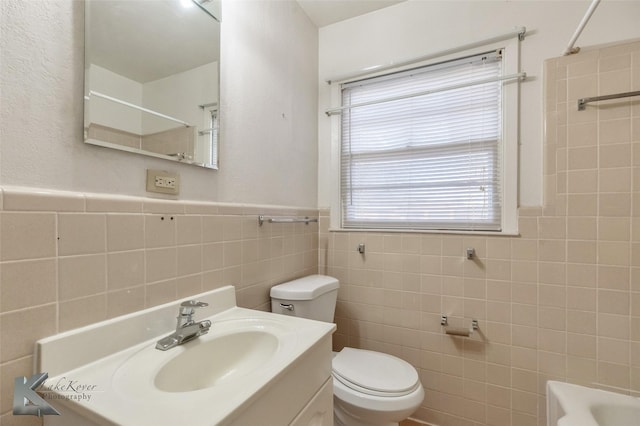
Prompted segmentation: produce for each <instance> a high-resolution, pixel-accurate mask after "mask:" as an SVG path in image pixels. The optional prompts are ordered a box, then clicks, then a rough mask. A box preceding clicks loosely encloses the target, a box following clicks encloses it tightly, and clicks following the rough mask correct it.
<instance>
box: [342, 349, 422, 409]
mask: <svg viewBox="0 0 640 426" xmlns="http://www.w3.org/2000/svg"><path fill="white" fill-rule="evenodd" d="M332 367H333V377H334V378H335V379H336V380H337V381H339V382H340V383H342V384H343V385H344V386H346V387H348V388H350V389H353V390H354V391H356V392H361V393H363V394H366V395H372V396H382V397H400V396H404V395H409V394H411V393H412V392H414V391H415V390H416V389H417V388H418V387H420V386H421V385H420V381H419V378H418V373H417V372H416V370H415V368H413V366H412V365H411V364H409V363H408V362H406V361H404V360H402V359H400V358H397V357H395V356H393V355H388V354H384V353H380V352H373V351H367V350H364V349H354V348H344V349H342V351H340V352H339V353H338V354H337V355H336V356H335V357H334V358H333V363H332Z"/></svg>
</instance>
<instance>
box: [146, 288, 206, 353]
mask: <svg viewBox="0 0 640 426" xmlns="http://www.w3.org/2000/svg"><path fill="white" fill-rule="evenodd" d="M208 305H209V304H208V303H204V302H199V301H197V300H187V301H186V302H182V303H181V304H180V313H179V314H178V316H177V317H176V318H177V320H178V323H177V325H176V331H174V332H173V333H172V334H170V335H169V336H167V337H164V338H162V339H160V340H158V343H156V349H159V350H161V351H166V350H167V349H171V348H174V347H176V346H178V345H182V344H183V343H187V342H188V341H190V340H193V339H195V338H196V337H199V336H202V335H203V334H207V332H209V328H210V327H211V321H209V320H204V321H200V322H195V321H194V320H193V314H194V313H195V312H196V308H202V307H205V306H208Z"/></svg>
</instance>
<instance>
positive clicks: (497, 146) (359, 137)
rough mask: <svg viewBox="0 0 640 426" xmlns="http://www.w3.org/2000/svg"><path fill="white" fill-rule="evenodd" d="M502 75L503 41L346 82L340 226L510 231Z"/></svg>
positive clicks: (342, 126) (342, 135)
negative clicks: (471, 52)
mask: <svg viewBox="0 0 640 426" xmlns="http://www.w3.org/2000/svg"><path fill="white" fill-rule="evenodd" d="M503 74H504V66H503V58H502V50H497V51H492V52H486V53H482V54H479V55H474V56H472V57H467V58H462V59H457V60H453V61H448V62H444V63H439V64H435V65H429V66H425V67H421V68H416V69H412V70H408V71H402V72H397V73H393V74H388V75H384V76H380V77H374V78H370V79H366V80H361V81H355V82H351V83H345V84H343V85H342V105H343V107H347V108H344V110H343V111H342V118H341V154H340V159H341V163H340V169H341V170H340V181H341V184H340V189H341V211H342V227H344V228H350V229H353V228H366V229H420V230H450V231H504V228H505V226H504V217H503V216H504V188H503V182H504V176H505V170H504V167H503V164H504V161H503V160H504V154H505V150H504V148H505V147H504V144H505V143H506V142H508V141H506V140H505V128H506V127H507V126H505V125H504V120H505V115H506V114H505V98H506V97H505V94H504V91H505V90H504V86H505V83H504V81H503V80H504V79H505V77H504V75H503ZM516 100H517V98H516ZM515 109H516V110H517V103H516V104H515ZM516 134H517V133H516ZM515 142H516V141H511V143H512V144H514V145H515ZM516 149H517V148H516ZM510 157H511V158H512V159H513V158H514V157H513V156H512V155H510ZM516 159H517V158H516ZM509 186H510V187H511V188H512V187H513V185H509ZM510 203H511V201H510ZM514 210H515V208H514Z"/></svg>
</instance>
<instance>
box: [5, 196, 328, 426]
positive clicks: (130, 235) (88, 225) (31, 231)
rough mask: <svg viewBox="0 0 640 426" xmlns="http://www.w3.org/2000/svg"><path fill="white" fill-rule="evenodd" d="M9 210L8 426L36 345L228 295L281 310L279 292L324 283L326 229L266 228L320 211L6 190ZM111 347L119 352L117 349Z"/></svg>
mask: <svg viewBox="0 0 640 426" xmlns="http://www.w3.org/2000/svg"><path fill="white" fill-rule="evenodd" d="M1 195H2V199H1V203H0V204H1V205H2V210H0V248H1V251H0V414H2V416H0V424H2V425H5V424H7V425H9V424H11V425H13V424H19V425H27V424H31V423H36V424H38V421H37V419H35V418H33V417H31V416H13V415H12V414H11V410H12V402H13V381H14V379H15V378H16V377H19V376H27V377H29V376H30V375H31V374H32V373H33V372H32V368H33V367H32V366H33V356H32V355H33V347H34V342H35V341H36V340H37V339H39V338H42V337H46V336H50V335H53V334H56V333H59V332H63V331H65V330H69V329H72V328H76V327H80V326H83V325H87V324H91V323H95V322H97V321H101V320H105V319H107V318H112V317H115V316H118V315H122V314H126V313H129V312H134V311H137V310H140V309H143V308H146V307H150V306H154V305H158V304H162V303H166V302H170V301H172V300H176V299H177V298H182V297H187V296H190V295H194V294H197V293H201V292H203V291H206V290H210V289H214V288H217V287H220V286H223V285H227V284H231V285H235V286H236V289H237V293H236V294H237V298H238V304H239V305H240V306H243V307H248V308H256V309H261V310H270V307H271V305H270V299H269V289H270V287H271V286H272V285H274V284H276V283H279V282H282V281H286V280H289V279H293V278H297V277H300V276H304V275H308V274H311V273H315V272H316V271H317V262H318V261H317V259H318V250H317V247H318V225H317V224H310V225H308V226H307V225H304V224H269V223H265V224H264V225H263V226H261V227H260V226H258V215H259V214H267V215H269V214H271V215H286V216H291V215H293V216H298V215H300V216H312V217H317V211H316V210H297V209H290V208H284V207H282V208H276V207H268V206H267V207H262V206H249V205H220V204H212V203H195V202H192V203H183V202H172V201H157V200H150V199H145V198H134V197H130V198H124V197H121V198H114V197H108V196H102V195H95V194H81V193H43V192H34V191H25V190H17V189H11V188H4V189H3V191H2V194H1ZM107 344H108V343H107Z"/></svg>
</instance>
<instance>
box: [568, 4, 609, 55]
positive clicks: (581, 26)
mask: <svg viewBox="0 0 640 426" xmlns="http://www.w3.org/2000/svg"><path fill="white" fill-rule="evenodd" d="M598 3H600V0H593V2H592V3H591V6H589V9H587V13H585V15H584V18H582V21H580V23H579V24H578V28H577V29H576V32H575V33H573V37H571V40H569V45H568V46H567V48H566V49H565V51H564V52H563V53H562V55H563V56H567V55H571V54H572V53H578V52H579V51H580V48H579V47H573V45H574V44H576V41H577V40H578V37H580V34H581V33H582V30H584V27H585V26H586V25H587V22H589V19H590V18H591V15H593V12H595V10H596V7H598Z"/></svg>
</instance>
